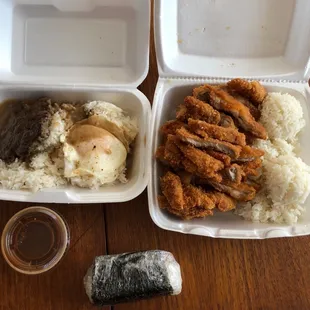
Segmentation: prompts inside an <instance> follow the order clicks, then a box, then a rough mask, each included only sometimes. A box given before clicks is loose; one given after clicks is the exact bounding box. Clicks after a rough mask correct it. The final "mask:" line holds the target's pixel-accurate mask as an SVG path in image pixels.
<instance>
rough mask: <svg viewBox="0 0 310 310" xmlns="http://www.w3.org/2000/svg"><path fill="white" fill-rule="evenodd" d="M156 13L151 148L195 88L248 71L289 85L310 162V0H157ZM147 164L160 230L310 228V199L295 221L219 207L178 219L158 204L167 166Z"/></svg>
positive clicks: (271, 84) (230, 233) (249, 235)
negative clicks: (259, 219)
mask: <svg viewBox="0 0 310 310" xmlns="http://www.w3.org/2000/svg"><path fill="white" fill-rule="evenodd" d="M154 14H155V16H154V21H155V40H156V52H157V57H158V68H159V75H160V76H159V80H158V83H157V87H156V91H155V96H154V102H153V115H152V128H151V132H152V133H153V137H152V145H151V152H152V154H154V153H155V151H156V149H157V147H158V146H159V145H160V144H161V136H160V134H159V132H158V129H159V128H160V126H161V125H162V124H163V123H164V122H165V121H167V120H169V119H173V118H175V110H176V107H177V106H178V105H179V104H180V103H181V102H182V101H183V99H184V97H185V96H186V95H189V94H190V93H191V90H192V89H193V87H195V86H197V85H201V84H203V83H211V84H212V83H221V82H226V81H227V80H229V79H231V78H233V77H243V78H247V79H252V78H254V79H259V80H260V81H261V83H262V84H263V85H264V86H265V87H266V88H267V90H268V91H280V92H287V93H290V94H292V95H294V96H295V97H296V98H297V99H298V100H299V101H300V103H301V105H302V107H303V111H304V115H305V119H306V122H307V125H306V127H305V129H304V130H303V133H302V135H301V141H300V142H301V154H300V156H301V157H302V159H303V160H304V161H305V162H306V163H307V164H308V165H310V145H309V143H308V142H307V141H309V140H310V121H309V107H308V106H309V103H310V92H309V86H308V85H307V83H306V81H307V78H309V74H310V65H309V64H310V61H309V59H310V58H309V56H310V39H309V38H310V19H309V16H310V2H309V1H307V0H252V1H247V0H234V1H230V0H193V1H188V0H171V1H169V2H168V1H163V0H157V1H156V3H155V13H154ZM150 165H151V169H152V171H151V179H150V183H149V186H148V197H149V210H150V215H151V217H152V219H153V221H154V222H155V224H157V225H158V226H159V227H161V228H163V229H167V230H172V231H177V232H181V233H189V234H196V235H202V236H209V237H220V238H236V239H237V238H240V239H263V238H273V237H285V236H299V235H306V234H310V199H308V200H307V201H306V207H307V212H306V214H305V215H304V217H303V219H302V220H301V221H300V222H299V223H298V224H296V225H278V224H262V223H252V222H249V221H245V220H243V219H242V218H240V217H238V216H237V215H234V214H233V213H220V212H217V213H216V214H214V216H213V217H207V218H204V219H193V220H190V221H184V220H181V219H179V218H177V217H175V216H173V215H170V214H168V213H167V212H166V211H163V210H161V209H160V208H159V205H158V201H157V195H159V194H160V187H159V177H160V176H161V174H162V167H161V165H160V163H158V162H157V161H156V160H155V159H154V155H153V156H152V158H151V164H150Z"/></svg>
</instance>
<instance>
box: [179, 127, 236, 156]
mask: <svg viewBox="0 0 310 310" xmlns="http://www.w3.org/2000/svg"><path fill="white" fill-rule="evenodd" d="M177 137H178V138H179V139H180V140H181V141H183V142H185V143H188V144H191V145H193V146H195V147H197V148H202V149H207V150H212V151H217V152H222V153H225V154H227V155H229V156H230V157H231V158H238V157H239V155H240V152H241V147H240V146H237V145H233V144H231V143H228V142H224V141H220V140H217V139H212V138H200V137H199V136H197V135H194V134H192V133H190V132H189V131H188V130H186V129H185V128H181V129H178V130H177Z"/></svg>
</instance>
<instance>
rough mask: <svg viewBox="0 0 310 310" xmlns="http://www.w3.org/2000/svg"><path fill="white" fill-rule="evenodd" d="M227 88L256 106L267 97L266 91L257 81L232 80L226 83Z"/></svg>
mask: <svg viewBox="0 0 310 310" xmlns="http://www.w3.org/2000/svg"><path fill="white" fill-rule="evenodd" d="M227 87H228V88H229V89H231V90H233V91H235V92H237V93H239V94H240V95H242V96H244V97H246V98H248V99H249V100H250V101H251V102H252V103H253V104H255V105H256V106H258V105H260V104H261V103H262V102H263V101H264V99H265V97H266V96H267V91H266V89H265V88H264V86H263V85H261V84H260V83H259V82H258V81H253V82H249V81H246V80H243V79H233V80H231V81H229V82H228V83H227Z"/></svg>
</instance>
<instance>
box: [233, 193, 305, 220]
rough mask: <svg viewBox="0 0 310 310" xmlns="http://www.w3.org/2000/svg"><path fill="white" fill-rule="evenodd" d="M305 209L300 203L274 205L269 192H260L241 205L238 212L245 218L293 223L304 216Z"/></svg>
mask: <svg viewBox="0 0 310 310" xmlns="http://www.w3.org/2000/svg"><path fill="white" fill-rule="evenodd" d="M304 211H305V209H304V208H303V207H302V206H301V205H299V204H290V205H284V204H280V205H273V204H272V201H271V200H270V199H269V198H268V197H267V193H265V192H260V193H259V194H257V195H256V197H255V198H254V200H252V201H250V202H246V203H243V204H241V205H240V207H239V208H237V209H236V214H238V215H239V216H242V217H243V218H245V219H247V220H249V221H253V222H261V223H267V222H272V223H281V224H284V223H287V224H293V223H296V222H297V221H298V219H299V218H300V217H301V216H302V214H303V213H304Z"/></svg>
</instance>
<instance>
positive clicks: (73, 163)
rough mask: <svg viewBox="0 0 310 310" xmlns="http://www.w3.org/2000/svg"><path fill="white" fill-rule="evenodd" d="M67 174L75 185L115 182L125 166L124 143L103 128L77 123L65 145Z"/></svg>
mask: <svg viewBox="0 0 310 310" xmlns="http://www.w3.org/2000/svg"><path fill="white" fill-rule="evenodd" d="M63 152H64V162H65V168H64V175H65V177H66V178H68V179H70V181H71V183H72V184H73V185H78V186H80V187H91V188H98V187H99V186H101V185H103V184H107V183H112V182H114V181H115V180H116V179H117V178H118V177H119V175H120V174H121V172H122V171H123V170H124V169H125V165H126V157H127V151H126V148H125V146H124V144H123V143H122V142H121V141H120V140H119V139H117V138H116V137H115V136H114V135H112V134H111V133H109V132H108V131H107V130H105V129H103V128H99V127H96V126H93V125H89V124H83V123H82V124H79V123H77V124H76V125H74V126H73V127H72V128H71V130H70V132H69V133H68V135H67V139H66V142H65V143H64V147H63Z"/></svg>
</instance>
